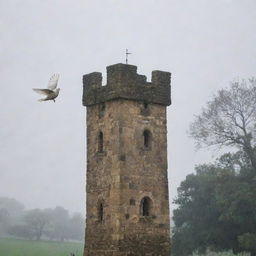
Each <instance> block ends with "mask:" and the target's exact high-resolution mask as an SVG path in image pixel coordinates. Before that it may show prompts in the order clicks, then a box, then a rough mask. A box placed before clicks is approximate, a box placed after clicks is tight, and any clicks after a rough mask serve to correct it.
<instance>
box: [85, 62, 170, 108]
mask: <svg viewBox="0 0 256 256" xmlns="http://www.w3.org/2000/svg"><path fill="white" fill-rule="evenodd" d="M170 81H171V74H170V73H169V72H164V71H153V72H152V82H147V78H146V76H144V75H139V74H137V67H136V66H134V65H128V64H121V63H119V64H116V65H111V66H108V67H107V85H106V86H102V74H101V73H98V72H94V73H90V74H88V75H85V76H84V79H83V84H84V92H83V105H84V106H91V105H95V104H98V103H102V102H106V101H110V100H114V99H127V100H136V101H141V102H147V103H155V104H161V105H165V106H168V105H170V104H171V95H170Z"/></svg>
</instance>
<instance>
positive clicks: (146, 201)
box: [141, 197, 152, 216]
mask: <svg viewBox="0 0 256 256" xmlns="http://www.w3.org/2000/svg"><path fill="white" fill-rule="evenodd" d="M151 209H152V201H151V199H150V198H149V197H144V198H143V199H142V200H141V215H142V216H150V215H151Z"/></svg>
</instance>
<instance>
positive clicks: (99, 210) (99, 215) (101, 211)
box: [98, 203, 104, 222]
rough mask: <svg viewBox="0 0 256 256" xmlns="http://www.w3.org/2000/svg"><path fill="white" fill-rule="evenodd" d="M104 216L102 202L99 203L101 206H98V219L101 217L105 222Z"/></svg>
mask: <svg viewBox="0 0 256 256" xmlns="http://www.w3.org/2000/svg"><path fill="white" fill-rule="evenodd" d="M103 217H104V208H103V203H100V204H99V208H98V219H99V222H103Z"/></svg>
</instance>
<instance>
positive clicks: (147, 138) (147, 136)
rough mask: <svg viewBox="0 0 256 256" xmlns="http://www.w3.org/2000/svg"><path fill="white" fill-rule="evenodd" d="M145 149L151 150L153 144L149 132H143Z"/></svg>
mask: <svg viewBox="0 0 256 256" xmlns="http://www.w3.org/2000/svg"><path fill="white" fill-rule="evenodd" d="M143 140H144V148H147V149H150V148H151V143H152V135H151V132H150V131H149V130H145V131H144V132H143Z"/></svg>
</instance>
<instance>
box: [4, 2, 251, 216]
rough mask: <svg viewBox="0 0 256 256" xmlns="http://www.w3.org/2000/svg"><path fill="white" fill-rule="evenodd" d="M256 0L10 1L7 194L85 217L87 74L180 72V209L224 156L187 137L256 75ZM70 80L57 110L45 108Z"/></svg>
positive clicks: (175, 78) (176, 82)
mask: <svg viewBox="0 0 256 256" xmlns="http://www.w3.org/2000/svg"><path fill="white" fill-rule="evenodd" d="M255 28H256V2H255V1H254V0H251V1H250V0H244V1H240V0H233V1H232V0H229V1H228V0H222V1H220V0H219V1H218V0H216V1H211V0H194V1H189V0H176V1H173V0H169V1H167V0H140V1H138V0H129V1H128V0H127V1H125V0H91V1H86V0H83V1H81V0H77V1H68V0H44V1H40V0H26V1H24V0H23V1H22V0H8V1H0V31H1V34H0V35H1V37H0V54H1V55H0V56H1V58H0V72H1V73H0V124H1V129H0V141H1V147H0V196H8V197H14V198H16V199H18V200H19V201H21V202H22V203H24V204H25V206H26V207H27V208H35V207H41V208H46V207H55V206H56V205H61V206H64V207H65V208H68V209H69V210H71V211H80V212H84V210H85V168H86V158H85V155H86V144H85V142H86V137H85V128H86V123H85V108H84V107H83V106H82V102H81V98H82V75H83V74H87V73H90V72H94V71H99V72H102V73H103V76H104V81H105V80H106V73H105V68H106V66H108V65H112V64H116V63H120V62H122V63H124V62H125V49H126V48H128V49H129V51H130V52H132V55H130V56H129V63H130V64H133V65H136V66H138V73H139V74H142V75H146V76H147V78H148V80H149V81H150V79H151V71H152V70H156V69H157V70H163V71H169V72H171V73H172V102H173V103H172V105H171V106H170V107H169V108H168V161H169V167H168V172H169V187H170V197H171V201H172V199H173V198H174V197H175V195H176V189H177V186H178V185H179V183H180V182H181V181H182V180H184V179H185V177H186V175H187V174H189V173H191V172H193V169H194V166H195V165H196V164H199V163H204V162H208V161H213V160H214V159H215V157H216V156H217V154H218V152H217V151H209V150H208V149H204V150H201V151H195V145H194V141H193V140H192V139H190V138H188V135H187V130H188V127H189V123H190V122H191V121H192V120H193V116H194V115H196V114H199V113H200V109H201V108H202V107H203V106H204V105H205V103H206V102H207V100H209V99H210V97H211V96H212V95H213V94H214V93H215V92H216V91H217V90H218V89H220V88H223V87H226V86H228V84H229V82H230V81H233V80H237V79H242V78H248V77H251V76H256V71H255V67H256V58H255V57H256V33H255ZM55 72H57V73H60V81H59V86H60V88H61V91H60V96H59V98H57V102H56V103H53V102H42V103H41V102H38V101H37V99H38V98H40V96H38V95H37V94H36V93H35V92H33V91H32V90H31V89H32V88H44V87H46V86H47V83H48V80H49V78H50V76H51V75H52V74H53V73H55Z"/></svg>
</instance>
